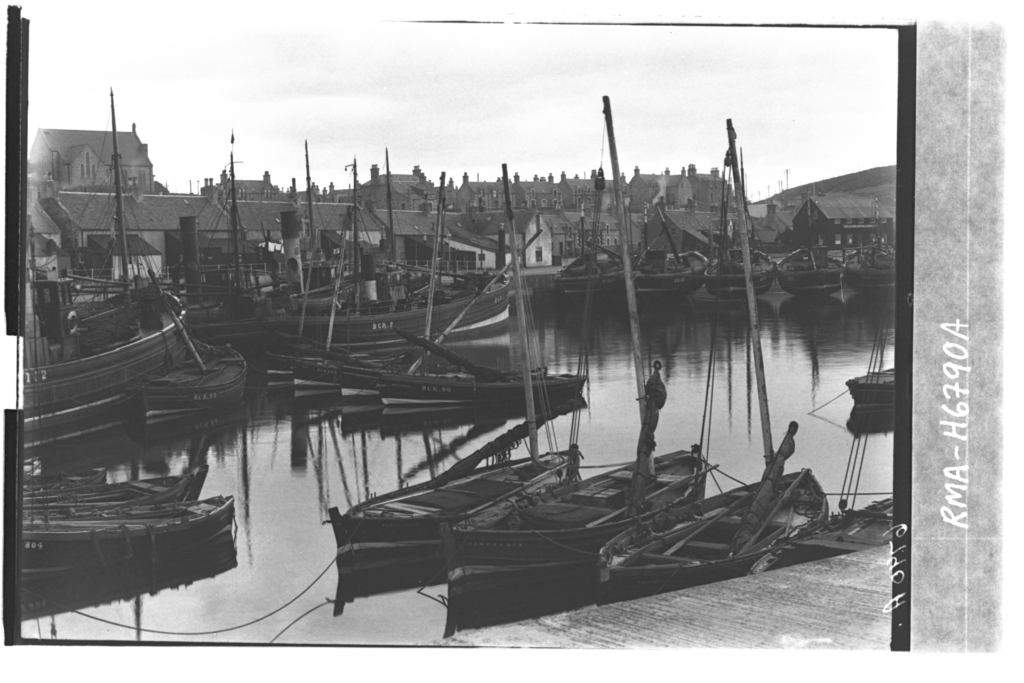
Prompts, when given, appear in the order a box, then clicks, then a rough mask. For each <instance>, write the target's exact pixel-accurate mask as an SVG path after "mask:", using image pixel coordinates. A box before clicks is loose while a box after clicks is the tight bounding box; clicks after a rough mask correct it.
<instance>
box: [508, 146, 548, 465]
mask: <svg viewBox="0 0 1024 683" xmlns="http://www.w3.org/2000/svg"><path fill="white" fill-rule="evenodd" d="M501 179H502V183H503V184H504V185H505V216H506V218H508V225H509V240H510V242H511V246H512V272H513V274H514V277H515V280H516V318H517V319H516V327H517V328H519V347H520V348H521V349H522V352H523V387H524V390H525V392H526V425H527V427H528V428H529V430H530V457H531V458H533V460H534V462H539V457H540V453H539V452H538V450H537V411H536V408H535V406H534V404H533V368H532V367H531V363H530V346H529V341H530V336H529V335H528V334H527V332H526V328H527V318H526V305H525V304H524V303H523V297H524V296H525V293H524V292H523V273H522V270H521V269H520V263H519V257H520V253H519V236H518V235H516V223H515V218H516V216H515V212H513V211H512V193H511V192H509V189H508V164H502V165H501Z"/></svg>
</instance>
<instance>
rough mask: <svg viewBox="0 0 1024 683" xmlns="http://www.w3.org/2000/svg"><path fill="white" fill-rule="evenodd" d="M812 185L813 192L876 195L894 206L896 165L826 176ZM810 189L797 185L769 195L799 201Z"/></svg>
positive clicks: (808, 185)
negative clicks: (832, 176)
mask: <svg viewBox="0 0 1024 683" xmlns="http://www.w3.org/2000/svg"><path fill="white" fill-rule="evenodd" d="M813 185H814V192H815V194H819V195H820V194H831V193H833V192H846V193H849V194H855V195H860V196H862V197H878V201H879V203H880V204H884V205H886V206H895V204H896V167H895V166H879V167H878V168H869V169H867V170H864V171H858V172H856V173H848V174H846V175H841V176H837V177H835V178H827V179H825V180H822V181H820V182H816V183H814V184H813ZM810 191H811V184H807V185H798V186H796V187H791V188H789V189H788V190H784V191H782V192H780V193H779V194H776V195H774V196H773V197H771V198H770V199H771V200H774V201H775V202H777V203H780V204H783V205H785V204H786V203H787V202H790V201H792V202H793V203H799V201H800V200H801V198H802V197H804V196H806V195H807V194H808V193H809V192H810Z"/></svg>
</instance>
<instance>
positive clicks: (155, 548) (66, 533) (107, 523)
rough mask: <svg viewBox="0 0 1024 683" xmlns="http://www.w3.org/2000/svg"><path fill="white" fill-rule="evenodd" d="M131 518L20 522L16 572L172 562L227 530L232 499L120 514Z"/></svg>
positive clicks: (131, 510) (147, 508)
mask: <svg viewBox="0 0 1024 683" xmlns="http://www.w3.org/2000/svg"><path fill="white" fill-rule="evenodd" d="M130 513H134V515H131V516H126V517H125V518H124V519H123V520H122V519H119V518H117V517H113V516H111V515H104V516H103V517H100V516H96V515H93V516H88V517H80V518H77V519H70V520H68V519H62V520H59V521H58V520H57V519H54V518H51V519H50V520H49V521H45V522H44V521H35V522H33V521H26V522H23V524H22V534H21V541H22V548H21V552H20V553H19V557H20V559H21V571H22V572H23V573H36V572H47V571H63V570H68V569H71V568H86V567H97V566H101V567H105V566H109V565H114V564H118V563H121V562H124V561H127V560H132V559H135V558H137V557H139V558H142V557H146V558H156V559H160V558H163V557H173V556H174V555H176V554H178V553H180V552H184V551H186V550H188V549H190V548H193V547H195V546H196V545H199V544H202V543H206V542H207V541H209V540H211V539H212V538H214V537H215V536H216V535H217V534H218V533H220V532H221V531H223V530H224V529H225V528H230V526H231V523H232V521H233V519H234V499H233V498H231V497H230V496H228V497H227V498H223V497H217V498H210V499H208V500H205V501H195V502H191V503H173V504H168V505H154V506H148V507H136V508H129V509H128V510H126V511H125V514H126V515H130ZM147 514H151V515H152V517H146V516H145V515H147ZM119 522H121V523H119Z"/></svg>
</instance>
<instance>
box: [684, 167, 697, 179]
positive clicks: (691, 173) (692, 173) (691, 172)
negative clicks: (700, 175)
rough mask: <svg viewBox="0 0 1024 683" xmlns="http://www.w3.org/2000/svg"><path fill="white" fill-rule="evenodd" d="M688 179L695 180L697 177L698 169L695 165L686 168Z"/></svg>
mask: <svg viewBox="0 0 1024 683" xmlns="http://www.w3.org/2000/svg"><path fill="white" fill-rule="evenodd" d="M686 177H687V178H695V177H697V167H696V166H695V165H693V164H690V165H689V166H687V167H686Z"/></svg>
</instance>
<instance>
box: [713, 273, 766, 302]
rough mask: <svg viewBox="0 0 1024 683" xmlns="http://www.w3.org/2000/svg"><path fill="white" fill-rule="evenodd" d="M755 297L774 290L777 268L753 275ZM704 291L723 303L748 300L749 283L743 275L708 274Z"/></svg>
mask: <svg viewBox="0 0 1024 683" xmlns="http://www.w3.org/2000/svg"><path fill="white" fill-rule="evenodd" d="M752 280H753V283H754V296H761V295H762V294H764V293H766V292H767V291H768V290H769V289H771V288H772V283H773V282H774V281H775V267H774V266H773V267H772V268H770V269H768V270H763V271H760V272H755V273H754V274H753V278H752ZM704 289H705V290H706V291H707V293H708V294H710V295H711V296H712V297H715V298H717V299H722V300H723V301H739V300H743V299H746V298H747V282H746V279H745V278H744V276H743V274H742V273H739V274H737V273H723V274H722V275H721V276H719V275H718V274H717V273H714V274H712V273H708V274H706V275H705V276H704Z"/></svg>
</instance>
